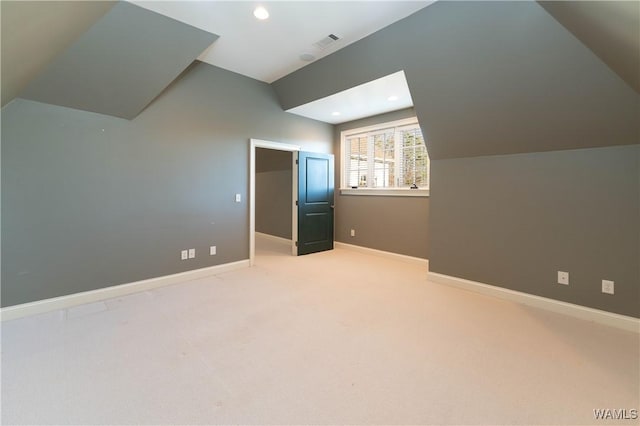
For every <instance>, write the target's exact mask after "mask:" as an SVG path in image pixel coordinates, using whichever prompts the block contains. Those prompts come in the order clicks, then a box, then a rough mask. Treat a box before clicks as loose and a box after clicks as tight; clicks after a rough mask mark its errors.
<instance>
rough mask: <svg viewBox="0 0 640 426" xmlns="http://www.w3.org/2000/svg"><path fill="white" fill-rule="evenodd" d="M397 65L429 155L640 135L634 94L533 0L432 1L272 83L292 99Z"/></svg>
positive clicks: (565, 145)
mask: <svg viewBox="0 0 640 426" xmlns="http://www.w3.org/2000/svg"><path fill="white" fill-rule="evenodd" d="M382 58H383V59H382ZM401 69H404V71H405V75H406V78H407V83H408V85H409V89H410V90H411V97H412V98H413V102H414V106H415V109H416V112H417V116H418V119H419V120H420V124H421V126H422V127H423V130H424V131H425V133H427V134H428V138H427V147H428V148H429V155H430V156H431V158H432V159H442V158H460V157H471V156H484V155H496V154H513V153H523V152H541V151H554V150H560V149H577V148H589V147H599V146H613V145H623V144H635V143H638V122H639V118H638V112H637V111H638V94H637V93H636V92H635V91H634V90H633V89H632V88H631V87H630V86H629V85H627V84H626V83H625V82H624V80H622V79H621V78H620V77H619V76H618V75H617V74H616V73H614V72H613V71H612V70H611V69H610V68H608V67H607V65H606V64H605V63H604V62H602V61H601V60H600V59H599V58H598V57H597V56H596V55H595V54H594V53H593V52H592V51H591V50H589V49H588V48H587V47H586V46H584V45H583V44H582V43H581V42H580V41H579V40H578V39H576V38H575V37H574V36H573V35H572V34H571V33H570V32H569V31H568V30H566V29H565V28H564V27H563V26H562V25H561V24H560V23H558V22H557V21H556V20H555V19H554V18H553V17H552V16H551V15H549V14H548V13H547V12H546V11H545V10H544V9H543V8H542V7H541V6H540V5H539V4H538V3H535V2H522V1H517V2H509V1H487V2H484V1H472V2H465V1H439V2H436V3H434V4H432V5H430V6H428V7H426V8H424V9H422V10H420V11H418V12H416V13H415V14H413V15H410V16H409V17H407V18H405V19H403V20H401V21H398V22H396V23H394V24H392V25H389V26H388V27H386V28H384V29H382V30H381V31H378V32H376V33H374V34H372V35H371V36H369V37H366V38H364V39H362V40H360V41H358V42H356V43H353V44H351V45H349V46H347V47H345V48H344V49H341V50H339V51H337V52H335V53H333V54H331V55H329V56H326V57H324V58H322V59H320V60H318V61H316V62H314V63H312V64H310V65H308V66H306V67H304V68H301V69H300V70H298V71H295V72H293V73H292V74H289V75H287V76H285V77H283V78H281V79H280V80H278V81H276V82H274V83H273V86H274V87H275V88H276V91H277V93H278V96H279V99H280V100H281V102H282V105H283V107H284V108H285V109H289V108H292V107H295V106H298V105H301V104H304V103H307V102H310V101H312V100H315V99H318V98H321V97H324V96H327V95H331V94H333V93H336V92H339V91H341V90H344V89H347V88H350V87H353V86H355V85H358V84H362V83H365V82H367V81H371V80H374V79H376V78H379V77H382V76H384V75H388V74H391V73H393V72H396V71H399V70H401Z"/></svg>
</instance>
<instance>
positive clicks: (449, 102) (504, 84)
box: [273, 2, 640, 316]
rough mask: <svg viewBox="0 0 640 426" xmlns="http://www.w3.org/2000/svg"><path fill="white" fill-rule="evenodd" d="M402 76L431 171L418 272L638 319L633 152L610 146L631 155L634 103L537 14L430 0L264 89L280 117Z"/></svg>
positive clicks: (510, 6)
mask: <svg viewBox="0 0 640 426" xmlns="http://www.w3.org/2000/svg"><path fill="white" fill-rule="evenodd" d="M380 58H384V60H380ZM400 69H404V70H405V73H406V77H407V81H408V84H409V88H410V90H411V95H412V98H413V100H414V105H415V109H416V112H417V116H418V119H419V120H420V124H421V126H422V129H423V131H424V132H425V135H426V136H427V147H428V148H429V155H430V157H431V159H432V169H431V197H430V198H429V228H428V231H429V235H428V239H429V261H430V269H431V270H432V271H434V272H439V273H443V274H447V275H452V276H458V277H463V278H467V279H470V280H474V281H480V282H485V283H487V284H493V285H498V286H503V287H508V288H514V289H517V290H520V291H525V292H529V293H533V294H541V295H544V296H547V297H551V298H556V299H559V300H567V301H571V302H573V303H578V304H582V305H585V306H592V307H597V308H601V309H605V310H608V311H612V312H619V313H626V314H629V315H635V316H638V306H639V305H638V291H639V290H638V289H639V288H640V278H639V277H638V263H639V262H638V258H639V253H638V232H639V231H638V226H639V222H640V221H639V219H638V202H637V199H638V185H639V183H638V181H639V175H638V166H637V162H638V159H637V149H638V148H637V146H635V147H634V146H632V147H627V148H622V147H617V146H621V145H634V144H638V143H639V142H640V138H639V130H638V129H639V127H640V123H639V118H638V101H639V97H638V95H637V93H636V92H635V91H634V90H633V89H632V88H631V87H630V86H629V85H627V84H626V83H625V82H624V80H622V79H621V78H620V77H619V76H618V75H617V74H616V73H615V72H613V71H612V70H611V69H609V68H608V67H607V65H606V64H605V63H604V62H602V61H601V60H600V59H599V58H598V57H597V56H596V55H595V54H594V53H593V52H592V51H591V50H589V49H588V48H587V47H586V46H585V45H583V44H582V43H581V42H580V41H579V40H578V39H576V38H575V37H574V36H573V35H572V34H571V33H570V32H569V31H568V30H567V29H565V28H564V27H563V26H562V25H561V24H560V23H558V22H557V21H556V20H555V19H554V18H553V17H552V16H551V15H549V14H548V13H547V12H546V11H545V10H544V9H543V8H542V7H541V6H540V5H539V4H537V3H535V2H436V3H434V4H433V5H431V6H429V7H427V8H425V9H423V10H421V11H418V12H417V13H415V14H413V15H411V16H409V17H407V18H406V19H404V20H402V21H399V22H397V23H395V24H392V25H390V26H388V27H387V28H385V29H383V30H381V31H379V32H376V33H374V34H372V35H371V36H369V37H366V38H364V39H362V40H360V41H358V42H356V43H353V44H351V45H349V46H347V47H346V48H344V49H342V50H340V51H338V52H336V53H334V54H332V55H329V56H327V57H325V58H322V59H320V60H318V61H316V62H314V63H312V64H310V65H308V66H306V67H304V68H302V69H300V70H298V71H296V72H294V73H292V74H290V75H288V76H286V77H284V78H282V79H280V80H278V81H277V82H275V83H274V84H273V85H274V87H275V88H276V91H277V93H278V97H279V99H280V101H281V103H282V104H283V106H284V107H285V108H291V107H294V106H297V105H300V104H303V103H306V102H309V101H311V100H314V99H317V98H320V97H323V96H326V95H329V94H332V93H335V92H338V91H341V90H344V89H346V88H349V87H352V86H354V85H357V84H361V83H364V82H366V81H370V80H373V79H375V78H378V77H381V76H383V75H387V74H390V73H392V72H395V71H398V70H400ZM309 82H313V84H309ZM597 147H612V148H611V150H606V149H586V148H597ZM575 149H585V150H579V151H575ZM561 150H567V151H566V152H562V151H561ZM545 151H547V152H548V153H546V154H529V155H522V156H496V157H492V156H495V155H499V154H515V153H535V152H545ZM473 157H477V158H473ZM445 159H451V160H447V161H442V160H445ZM337 214H339V213H337ZM347 226H348V224H345V223H344V222H342V223H340V224H339V225H338V227H339V228H341V230H340V231H338V232H340V234H339V236H338V239H339V240H348V237H344V236H343V235H344V234H343V232H344V229H345V228H346V227H347ZM558 269H561V270H567V271H569V272H570V273H571V282H572V285H570V286H569V287H560V286H559V285H558V284H554V283H555V282H556V279H555V278H556V277H555V274H556V271H557V270H558ZM607 278H609V279H613V280H614V281H616V295H614V296H607V295H602V294H601V293H599V291H600V280H602V279H607ZM618 287H619V288H620V290H617V288H618Z"/></svg>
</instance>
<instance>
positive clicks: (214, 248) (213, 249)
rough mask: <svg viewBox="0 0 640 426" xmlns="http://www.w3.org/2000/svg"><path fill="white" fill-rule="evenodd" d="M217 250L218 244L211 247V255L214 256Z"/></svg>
mask: <svg viewBox="0 0 640 426" xmlns="http://www.w3.org/2000/svg"><path fill="white" fill-rule="evenodd" d="M216 252H217V249H216V246H211V247H209V255H210V256H214V255H215V254H216Z"/></svg>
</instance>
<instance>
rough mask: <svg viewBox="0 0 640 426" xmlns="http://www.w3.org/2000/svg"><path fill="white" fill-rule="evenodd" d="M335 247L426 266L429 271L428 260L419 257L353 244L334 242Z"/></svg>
mask: <svg viewBox="0 0 640 426" xmlns="http://www.w3.org/2000/svg"><path fill="white" fill-rule="evenodd" d="M333 244H334V246H335V247H339V248H344V249H347V250H353V251H357V252H360V253H365V254H371V255H373V256H381V257H386V258H389V259H395V260H401V261H403V262H409V263H413V264H415V265H420V266H426V267H427V270H428V269H429V260H428V259H422V258H420V257H413V256H406V255H404V254H398V253H392V252H390V251H383V250H376V249H372V248H368V247H362V246H356V245H353V244H347V243H341V242H339V241H336V242H334V243H333Z"/></svg>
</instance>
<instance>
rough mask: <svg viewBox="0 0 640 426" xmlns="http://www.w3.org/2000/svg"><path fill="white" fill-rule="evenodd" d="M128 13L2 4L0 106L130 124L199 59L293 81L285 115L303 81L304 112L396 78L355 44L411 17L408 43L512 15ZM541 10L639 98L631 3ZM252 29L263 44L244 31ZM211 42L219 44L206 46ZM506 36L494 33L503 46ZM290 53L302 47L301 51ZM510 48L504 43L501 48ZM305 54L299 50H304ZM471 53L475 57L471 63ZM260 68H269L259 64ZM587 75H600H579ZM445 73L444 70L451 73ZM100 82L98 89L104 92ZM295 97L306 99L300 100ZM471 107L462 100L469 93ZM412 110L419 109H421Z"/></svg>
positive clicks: (637, 40)
mask: <svg viewBox="0 0 640 426" xmlns="http://www.w3.org/2000/svg"><path fill="white" fill-rule="evenodd" d="M135 3H138V4H140V5H141V6H143V7H144V8H140V7H137V6H135V5H134V4H132V3H126V2H112V1H33V2H32V1H10V0H3V1H2V2H0V13H1V17H2V25H1V30H2V51H1V53H2V105H3V106H4V105H5V104H6V103H7V102H9V101H10V100H11V99H13V98H14V97H16V96H22V97H27V98H30V99H35V100H39V101H43V102H50V103H55V104H59V105H63V106H68V107H73V108H79V109H86V110H91V111H96V112H102V113H105V114H110V115H115V116H119V117H124V118H133V117H135V115H136V114H138V113H139V112H140V111H141V110H142V109H143V108H144V107H145V106H146V105H147V104H148V103H149V102H152V100H153V99H154V98H155V96H157V95H158V94H159V93H160V92H161V91H162V90H163V89H164V88H165V87H166V86H167V85H168V84H169V83H170V82H171V80H173V79H174V78H176V77H177V76H178V74H179V73H180V72H181V71H182V70H184V69H186V68H187V66H188V65H189V63H190V62H192V61H194V60H195V59H196V58H200V59H201V60H205V61H207V62H209V63H211V64H213V65H217V66H221V67H223V68H227V69H231V70H233V71H235V72H240V73H242V74H245V75H248V76H251V77H253V78H258V79H262V80H264V81H267V82H271V81H272V80H273V79H274V78H277V77H279V76H281V75H283V73H284V74H286V73H290V72H291V71H293V70H296V69H298V71H297V72H294V73H291V74H289V76H287V77H284V78H281V79H279V80H278V81H276V82H275V83H274V84H273V86H274V88H275V89H276V90H277V91H278V94H279V95H280V98H281V100H282V102H283V107H284V108H291V107H296V106H298V105H301V103H300V102H297V101H296V102H292V101H291V99H290V98H289V97H288V95H287V94H286V92H287V90H286V86H288V85H289V84H290V82H293V81H298V80H299V79H300V78H302V77H303V76H304V78H303V80H304V79H306V83H305V84H306V85H307V86H309V87H307V88H306V89H304V90H302V91H301V93H298V94H297V95H296V96H297V99H300V100H304V101H305V102H302V103H307V102H312V101H315V100H317V99H318V98H321V97H325V96H329V95H336V93H339V92H341V91H342V90H346V89H350V88H351V87H353V86H356V85H359V84H363V83H366V82H368V81H372V80H375V79H376V78H379V77H382V76H383V75H385V74H391V73H392V72H397V71H400V70H401V69H402V68H403V65H404V64H393V66H389V64H388V62H390V61H391V59H390V56H388V55H387V56H385V57H383V58H376V57H375V55H376V52H372V51H368V50H366V49H365V50H362V46H367V45H369V44H370V43H369V44H367V42H366V40H367V39H369V38H373V39H377V40H378V41H381V43H382V45H386V44H388V43H386V42H385V41H384V40H380V37H381V36H380V33H383V32H384V31H385V30H382V31H380V32H377V33H375V34H373V35H372V36H370V37H367V38H365V39H363V37H365V36H367V35H368V34H371V33H373V32H375V31H378V30H380V29H382V28H384V27H387V26H388V25H390V24H392V23H394V22H396V21H398V20H399V19H401V18H404V17H406V16H407V15H411V14H412V13H415V12H416V11H418V13H419V14H420V16H421V17H424V18H425V21H424V22H427V23H428V25H429V28H421V27H420V25H422V26H424V25H425V24H419V25H418V26H417V27H416V29H415V31H414V33H413V34H411V35H409V37H413V38H415V37H422V36H429V37H434V36H437V35H438V32H437V31H436V30H437V28H438V26H439V25H441V23H440V22H438V19H436V18H435V17H436V16H438V13H439V12H438V10H442V9H458V10H466V9H467V8H475V10H477V11H478V13H479V16H480V15H481V16H484V15H486V13H485V12H486V11H487V10H494V11H496V12H495V13H502V12H500V11H501V10H507V9H510V8H511V6H509V4H508V2H499V3H502V4H503V7H498V6H499V5H496V4H492V2H487V3H484V4H481V3H478V2H471V3H469V4H468V5H467V4H466V2H453V3H456V4H458V5H457V6H456V5H455V4H452V5H448V4H447V5H445V6H441V7H438V6H439V5H438V3H439V2H437V3H435V4H434V5H431V6H429V5H430V4H431V3H432V2H431V1H423V2H391V1H389V2H353V3H346V2H303V3H302V4H301V2H275V3H269V2H267V3H266V4H267V5H269V4H272V6H273V12H274V13H273V14H274V15H275V16H273V17H272V18H273V19H272V21H271V22H256V21H255V20H254V19H253V17H252V16H250V15H249V14H250V12H251V11H252V9H253V7H254V6H255V5H254V3H252V2H207V1H203V2H135ZM445 3H451V2H445ZM473 3H475V5H474V4H473ZM518 3H521V2H518ZM539 4H540V5H541V6H542V7H543V8H544V10H545V11H546V12H547V13H549V14H550V15H551V16H553V19H555V20H556V21H557V22H558V23H560V24H561V25H562V26H563V27H564V28H565V29H566V30H568V31H569V32H570V33H571V34H572V36H573V37H576V38H577V39H578V40H580V43H581V44H582V45H583V46H586V48H588V49H589V50H590V51H591V52H593V54H595V55H596V56H597V57H598V58H599V60H601V61H602V62H603V63H604V64H606V66H607V67H608V68H609V69H610V70H612V71H613V72H614V73H615V74H616V75H617V76H619V77H620V78H621V79H622V80H623V81H624V82H625V84H627V85H628V86H630V87H632V88H633V89H634V90H635V91H636V92H640V71H639V69H640V59H639V55H640V33H639V29H640V9H639V7H640V3H639V2H634V1H631V2H628V1H596V2H591V1H554V2H545V1H541V2H539ZM114 5H116V6H114ZM426 6H429V7H426ZM521 6H522V5H521ZM432 7H433V8H434V9H433V12H431V8H432ZM527 7H529V6H527V5H524V6H522V7H520V9H525V8H527ZM244 9H246V11H245V10H244ZM151 10H155V11H156V12H159V13H160V14H163V15H165V16H161V15H160V14H158V13H154V12H152V11H151ZM245 12H246V13H245ZM440 13H442V12H440ZM491 13H493V12H491ZM533 14H534V15H535V14H536V13H533ZM354 16H358V19H356V20H354V19H353V17H354ZM441 16H444V15H441ZM513 16H514V17H516V19H519V18H518V17H519V16H520V15H518V14H517V13H516V14H514V15H513ZM536 16H537V15H536ZM332 17H333V18H335V19H332ZM410 18H411V17H409V18H407V19H408V20H407V19H405V20H404V21H401V22H400V23H398V24H394V26H395V27H397V26H398V25H405V24H404V23H403V22H405V21H406V22H412V21H411V19H410ZM505 19H507V18H505ZM508 19H510V18H508ZM536 19H537V18H536ZM487 22H488V21H487ZM263 24H264V25H263ZM356 24H357V25H356ZM451 24H452V25H453V24H455V25H461V23H460V21H458V20H455V19H454V21H452V23H451ZM523 24H525V25H524V26H523V27H521V28H520V31H518V29H517V28H516V29H515V30H516V32H515V33H514V34H515V36H516V37H519V35H521V34H525V33H526V34H528V33H527V31H528V27H527V25H528V23H527V22H523ZM256 25H262V29H261V30H260V31H262V32H260V31H258V30H255V29H252V28H254V27H255V26H256ZM467 25H468V26H469V28H471V29H473V28H474V27H475V26H477V25H478V23H477V20H476V19H471V20H470V21H469V22H468V24H467ZM544 25H548V24H544ZM544 25H543V26H544ZM267 26H268V29H267ZM356 26H357V28H355V27H356ZM351 27H353V28H351ZM354 28H355V29H354ZM469 28H461V31H467V30H469ZM541 28H542V27H541ZM218 30H219V31H218ZM250 32H251V33H250ZM117 33H119V34H117ZM325 33H327V34H331V33H335V34H339V35H341V36H344V38H343V39H342V40H341V41H340V42H339V43H336V44H334V45H333V46H332V47H330V48H329V49H327V50H324V51H322V50H318V49H317V48H316V47H313V46H312V44H313V43H311V41H312V40H315V39H316V38H318V39H319V38H321V36H322V35H325ZM423 33H424V34H423ZM267 34H268V35H269V38H267ZM477 34H479V33H477ZM483 34H484V33H483ZM218 35H220V41H216V40H217V39H218ZM261 36H262V38H264V40H262V43H261V42H259V41H260V39H261ZM499 36H500V34H499V33H496V34H494V35H491V34H489V33H487V34H486V36H485V39H484V40H475V41H473V43H475V44H478V45H482V48H484V49H487V50H488V51H493V50H495V49H497V48H499V47H500V44H501V43H503V42H504V41H503V40H501V39H500V37H499ZM504 36H505V34H504V33H503V34H502V37H504ZM256 37H257V39H256ZM127 40H128V41H127ZM358 40H359V41H358ZM222 41H224V49H222V46H223V43H222ZM219 42H220V44H219V45H218V43H219ZM298 42H302V43H303V44H302V45H299V44H297V43H298ZM449 42H450V40H433V39H425V40H423V41H420V43H419V45H420V46H423V45H436V44H438V43H441V44H442V45H443V46H444V45H447V43H449ZM385 43H386V44H385ZM508 43H510V41H507V44H508ZM523 43H524V44H522V48H523V49H524V50H523V51H522V52H521V54H522V55H523V56H522V58H523V62H522V63H523V64H524V63H529V62H530V63H531V64H532V66H533V67H535V62H532V61H531V55H537V54H538V53H539V52H536V51H532V52H530V54H528V53H527V52H526V49H527V48H528V47H529V46H527V43H526V42H523ZM356 44H358V45H359V46H360V53H356V54H355V57H358V55H365V56H368V57H369V59H368V60H367V62H373V60H374V59H375V61H377V62H378V64H374V65H373V67H372V68H371V69H364V70H362V69H361V71H362V72H358V73H356V74H357V76H356V75H354V74H351V73H349V74H347V75H345V73H344V72H340V70H339V69H338V70H335V69H334V70H331V71H330V72H329V73H325V75H324V76H320V77H319V78H316V77H315V72H314V71H313V70H314V69H319V68H322V67H323V66H322V65H320V64H321V63H324V64H327V63H337V64H341V63H342V61H343V60H344V59H345V57H346V56H345V55H348V54H351V53H346V52H347V50H348V52H355V50H354V49H349V48H351V47H353V46H354V45H356ZM534 44H535V43H534ZM377 45H380V44H379V43H378V44H377ZM287 46H289V47H290V46H294V47H295V48H294V49H293V50H291V49H289V48H285V47H287ZM298 46H299V47H298ZM303 46H309V48H308V49H304V50H303ZM405 48H406V46H403V45H396V46H395V47H393V46H389V51H390V52H392V55H391V56H393V51H394V50H402V49H405ZM420 48H421V49H422V47H420ZM216 49H217V50H216ZM311 49H316V50H311ZM578 50H579V49H578ZM294 51H295V54H294ZM143 52H144V53H143ZM430 52H431V53H433V51H430ZM298 53H312V54H314V56H315V57H316V61H315V62H313V61H312V62H310V63H307V62H304V61H302V60H301V59H300V57H299V55H298ZM431 53H429V52H427V53H426V54H431ZM469 53H470V54H471V55H472V56H473V52H469ZM265 54H266V55H267V57H265V56H264V55H265ZM436 57H437V56H434V57H433V58H436ZM261 58H262V59H261ZM265 58H268V61H267V59H265ZM585 58H586V57H585ZM449 59H450V58H449ZM584 60H586V59H584ZM145 61H146V62H145ZM323 61H324V62H323ZM327 61H328V62H327ZM410 61H411V60H410ZM410 61H409V62H410ZM267 62H268V63H269V64H271V65H270V66H271V68H270V70H269V69H266V68H265V66H266V65H268V64H267ZM274 64H275V65H274ZM583 65H584V64H583ZM574 66H575V64H574ZM592 66H595V67H596V68H598V67H599V66H596V65H589V67H592ZM300 67H302V68H300ZM318 67H319V68H318ZM430 67H435V68H430V69H431V72H433V71H435V70H437V69H438V65H437V64H433V63H432V64H431V65H430ZM361 68H362V67H361ZM378 68H380V70H381V69H383V68H384V69H386V70H388V71H389V72H388V73H383V72H381V71H378V72H373V71H374V70H376V69H378ZM307 70H308V71H307ZM443 71H444V70H443ZM448 72H452V70H451V69H449V70H448ZM454 72H457V71H455V70H454ZM527 72H528V71H527ZM527 72H525V74H526V73H527ZM414 73H415V71H414ZM329 77H331V78H338V81H329V80H327V79H328V78H329ZM407 78H408V79H409V81H410V89H411V91H412V93H418V103H422V104H424V101H422V100H421V99H420V98H421V96H422V95H420V92H424V90H425V87H420V84H416V81H420V79H419V78H418V79H416V76H415V75H412V73H411V72H410V71H409V72H407ZM105 79H106V80H105ZM534 79H535V78H534ZM411 80H413V85H412V84H411ZM472 80H473V78H472ZM100 81H103V82H104V84H102V87H101V84H100ZM509 81H510V80H508V81H503V82H502V84H503V85H504V84H512V83H513V84H515V83H516V81H517V79H514V80H513V81H512V82H511V83H509ZM519 81H520V83H521V84H525V85H526V84H531V79H530V80H529V81H527V80H526V79H522V78H521V79H519ZM296 84H297V83H296ZM296 84H294V85H293V86H296ZM107 87H108V88H116V90H111V91H109V90H106V89H105V88H107ZM317 89H319V90H317ZM435 89H436V88H434V90H435ZM118 90H120V91H118ZM436 92H437V91H436ZM305 93H307V94H310V93H313V95H309V96H305ZM512 93H513V95H515V94H517V93H518V90H517V89H514V90H513V91H512ZM469 95H470V96H472V95H473V91H471V92H470V93H469ZM417 107H418V110H420V109H421V108H420V105H417ZM422 108H423V109H424V105H422ZM453 134H455V132H454V133H453Z"/></svg>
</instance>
